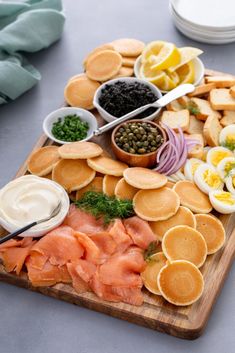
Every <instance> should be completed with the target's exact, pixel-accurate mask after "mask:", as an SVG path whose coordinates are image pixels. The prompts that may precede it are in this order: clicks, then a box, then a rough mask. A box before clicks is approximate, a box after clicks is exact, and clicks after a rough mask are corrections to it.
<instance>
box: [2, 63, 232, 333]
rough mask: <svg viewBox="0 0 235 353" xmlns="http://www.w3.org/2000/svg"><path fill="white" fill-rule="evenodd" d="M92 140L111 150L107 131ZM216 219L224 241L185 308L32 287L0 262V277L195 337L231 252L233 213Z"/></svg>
mask: <svg viewBox="0 0 235 353" xmlns="http://www.w3.org/2000/svg"><path fill="white" fill-rule="evenodd" d="M207 73H208V74H210V75H215V74H216V75H218V72H216V73H215V72H213V71H211V70H210V71H209V70H208V72H207ZM219 74H221V73H219ZM97 118H98V121H99V125H102V124H104V122H103V120H102V118H101V117H100V116H97ZM95 141H96V142H98V143H99V144H101V145H102V146H103V147H104V149H105V150H106V151H107V152H111V151H110V144H109V141H110V139H109V134H106V136H102V138H101V137H96V138H95ZM51 144H52V142H51V141H50V140H49V139H47V137H46V136H44V135H43V136H42V137H41V138H40V139H39V140H38V142H37V143H36V145H35V147H34V149H33V151H34V150H35V149H37V148H39V147H42V146H46V145H51ZM26 173H27V160H26V161H25V162H24V163H23V165H22V166H21V167H20V169H19V171H18V172H17V174H16V177H19V176H22V175H24V174H26ZM219 218H220V220H221V221H222V222H223V225H224V227H225V230H226V243H225V245H224V247H223V248H222V249H221V250H220V251H219V252H217V253H216V254H214V255H210V256H208V257H207V260H206V262H205V264H204V266H203V267H202V269H201V270H202V273H203V276H204V280H205V289H204V292H203V295H202V297H201V298H200V299H199V300H198V301H197V302H196V303H194V304H193V305H190V306H187V307H177V306H174V305H172V304H169V303H167V302H166V301H165V300H164V299H162V298H161V297H160V296H156V295H152V294H151V293H149V292H147V291H145V292H144V304H143V305H142V306H140V307H136V306H133V305H129V304H124V303H111V302H107V301H103V300H101V299H99V298H98V297H97V296H96V295H95V294H93V293H91V292H89V293H83V294H77V293H76V292H75V290H74V289H73V288H72V287H71V286H70V285H66V284H57V285H55V286H53V287H33V286H32V285H31V283H30V282H29V280H28V278H27V275H26V273H21V275H20V276H16V275H15V274H12V273H7V272H6V271H5V270H4V267H3V265H1V264H0V280H2V281H4V282H7V283H11V284H14V285H17V286H19V287H24V288H27V289H30V290H33V291H37V292H40V293H43V294H45V295H48V296H51V297H55V298H57V299H62V300H65V301H67V302H70V303H73V304H77V305H81V306H84V307H87V308H89V309H92V310H96V311H99V312H102V313H105V314H108V315H111V316H114V317H117V318H119V319H122V320H127V321H130V322H132V323H135V324H139V325H142V326H146V327H149V328H152V329H155V330H158V331H161V332H165V333H168V334H170V335H173V336H177V337H180V338H185V339H195V338H197V337H199V336H200V335H201V333H202V332H203V329H204V328H205V325H206V322H207V320H208V318H209V314H210V311H211V310H212V307H213V304H214V303H215V300H216V298H217V296H218V294H219V292H220V289H221V288H222V286H223V283H224V280H225V278H226V275H227V273H228V271H229V268H230V266H231V264H232V261H233V257H234V253H235V230H234V226H235V214H232V215H221V216H220V217H219ZM5 234H6V232H5V231H4V229H3V228H1V227H0V236H3V235H5Z"/></svg>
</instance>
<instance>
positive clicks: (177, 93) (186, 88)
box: [93, 83, 195, 136]
mask: <svg viewBox="0 0 235 353" xmlns="http://www.w3.org/2000/svg"><path fill="white" fill-rule="evenodd" d="M194 90H195V87H194V85H191V84H190V83H185V84H182V85H180V86H178V87H176V88H174V89H173V90H172V91H170V92H168V93H167V94H165V96H163V97H161V98H159V99H158V100H156V101H155V102H153V103H150V104H146V105H144V106H142V107H140V108H137V109H135V110H133V111H132V112H130V113H128V114H125V115H123V116H122V117H121V118H118V119H116V120H114V121H112V122H111V123H109V124H106V125H104V126H102V127H100V128H98V129H97V130H95V131H94V132H93V136H99V135H101V134H102V133H103V132H105V131H108V130H110V129H112V128H113V127H115V126H116V125H119V124H121V123H123V122H124V121H126V120H128V119H130V118H133V117H134V116H136V115H138V114H140V113H142V112H143V111H145V110H146V109H148V108H163V107H165V106H166V105H167V104H169V103H170V102H172V101H173V100H175V99H177V98H180V97H182V96H184V95H185V94H187V93H190V92H193V91H194Z"/></svg>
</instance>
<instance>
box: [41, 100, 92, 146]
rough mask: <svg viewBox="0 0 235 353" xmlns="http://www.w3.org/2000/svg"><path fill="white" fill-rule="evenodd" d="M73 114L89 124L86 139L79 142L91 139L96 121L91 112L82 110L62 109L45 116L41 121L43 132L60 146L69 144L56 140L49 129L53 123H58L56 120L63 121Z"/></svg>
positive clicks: (73, 108)
mask: <svg viewBox="0 0 235 353" xmlns="http://www.w3.org/2000/svg"><path fill="white" fill-rule="evenodd" d="M73 114H76V115H78V116H79V117H80V118H81V120H82V121H86V122H87V123H88V124H89V130H88V131H87V137H86V138H85V139H83V140H79V141H87V140H89V139H90V138H92V136H93V132H94V130H96V129H97V128H98V124H97V120H96V117H95V116H94V115H93V114H92V113H91V112H89V111H88V110H85V109H82V108H75V107H64V108H60V109H57V110H55V111H53V112H51V113H50V114H49V115H47V117H46V118H45V119H44V121H43V131H44V132H45V134H46V135H47V136H48V137H49V138H50V139H51V140H53V141H54V142H57V143H59V144H61V145H64V144H67V143H71V142H68V141H62V140H58V139H57V138H56V137H55V136H53V134H52V132H51V129H52V126H53V123H55V122H56V121H58V118H61V119H62V121H63V119H64V118H65V117H66V116H67V115H73Z"/></svg>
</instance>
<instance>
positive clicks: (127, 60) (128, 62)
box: [122, 56, 136, 67]
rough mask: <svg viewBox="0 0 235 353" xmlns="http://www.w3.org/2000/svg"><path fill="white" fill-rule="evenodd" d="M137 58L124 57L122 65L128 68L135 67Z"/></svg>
mask: <svg viewBox="0 0 235 353" xmlns="http://www.w3.org/2000/svg"><path fill="white" fill-rule="evenodd" d="M135 61H136V58H135V57H134V58H132V57H128V56H123V57H122V65H123V66H127V67H134V65H135Z"/></svg>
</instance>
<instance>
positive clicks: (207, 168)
mask: <svg viewBox="0 0 235 353" xmlns="http://www.w3.org/2000/svg"><path fill="white" fill-rule="evenodd" d="M194 182H195V184H196V185H197V187H198V188H199V189H200V190H201V191H203V192H204V193H205V194H209V192H210V191H211V190H218V189H223V187H224V183H223V180H222V179H221V178H220V176H219V173H218V172H217V171H216V169H215V168H213V167H212V166H211V165H209V164H207V163H203V164H201V165H199V167H198V168H197V170H196V171H195V174H194Z"/></svg>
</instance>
